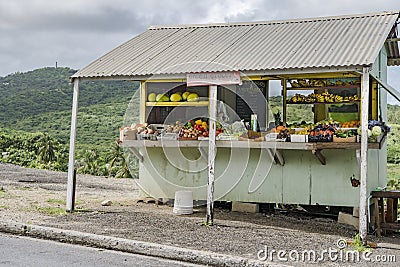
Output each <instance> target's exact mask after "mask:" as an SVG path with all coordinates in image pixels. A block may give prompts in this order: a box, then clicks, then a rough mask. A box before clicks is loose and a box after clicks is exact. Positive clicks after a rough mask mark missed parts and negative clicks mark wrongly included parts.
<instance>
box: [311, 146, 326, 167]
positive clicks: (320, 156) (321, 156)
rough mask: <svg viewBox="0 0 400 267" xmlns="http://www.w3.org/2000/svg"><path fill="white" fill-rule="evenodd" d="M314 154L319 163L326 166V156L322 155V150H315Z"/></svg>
mask: <svg viewBox="0 0 400 267" xmlns="http://www.w3.org/2000/svg"><path fill="white" fill-rule="evenodd" d="M312 153H313V154H314V155H315V156H316V157H317V159H318V160H319V162H321V164H322V165H326V159H325V157H324V155H322V153H321V149H313V150H312Z"/></svg>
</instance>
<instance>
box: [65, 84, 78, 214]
mask: <svg viewBox="0 0 400 267" xmlns="http://www.w3.org/2000/svg"><path fill="white" fill-rule="evenodd" d="M78 96H79V79H74V96H73V100H72V116H71V133H70V139H69V161H68V183H67V205H66V206H67V207H66V209H67V211H69V212H71V211H73V210H74V203H75V184H76V180H75V179H74V171H75V166H74V165H75V142H76V122H77V114H78Z"/></svg>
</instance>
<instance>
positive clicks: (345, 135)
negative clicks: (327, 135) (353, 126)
mask: <svg viewBox="0 0 400 267" xmlns="http://www.w3.org/2000/svg"><path fill="white" fill-rule="evenodd" d="M356 135H357V132H356V131H355V130H347V131H343V130H338V131H336V132H335V136H336V137H338V138H348V137H353V136H356Z"/></svg>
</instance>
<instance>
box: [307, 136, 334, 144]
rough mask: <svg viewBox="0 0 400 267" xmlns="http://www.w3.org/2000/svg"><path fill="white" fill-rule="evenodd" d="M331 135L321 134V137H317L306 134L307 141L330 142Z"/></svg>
mask: <svg viewBox="0 0 400 267" xmlns="http://www.w3.org/2000/svg"><path fill="white" fill-rule="evenodd" d="M332 139H333V138H332V135H330V136H322V137H318V136H313V135H309V136H308V142H309V143H312V142H332Z"/></svg>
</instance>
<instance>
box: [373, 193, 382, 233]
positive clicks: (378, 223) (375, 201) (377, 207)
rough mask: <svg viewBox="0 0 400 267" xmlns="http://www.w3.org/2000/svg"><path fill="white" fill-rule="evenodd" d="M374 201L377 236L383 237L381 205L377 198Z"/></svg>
mask: <svg viewBox="0 0 400 267" xmlns="http://www.w3.org/2000/svg"><path fill="white" fill-rule="evenodd" d="M373 200H374V211H373V217H374V220H375V229H376V234H377V236H378V237H381V220H380V216H379V203H378V199H377V198H373Z"/></svg>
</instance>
